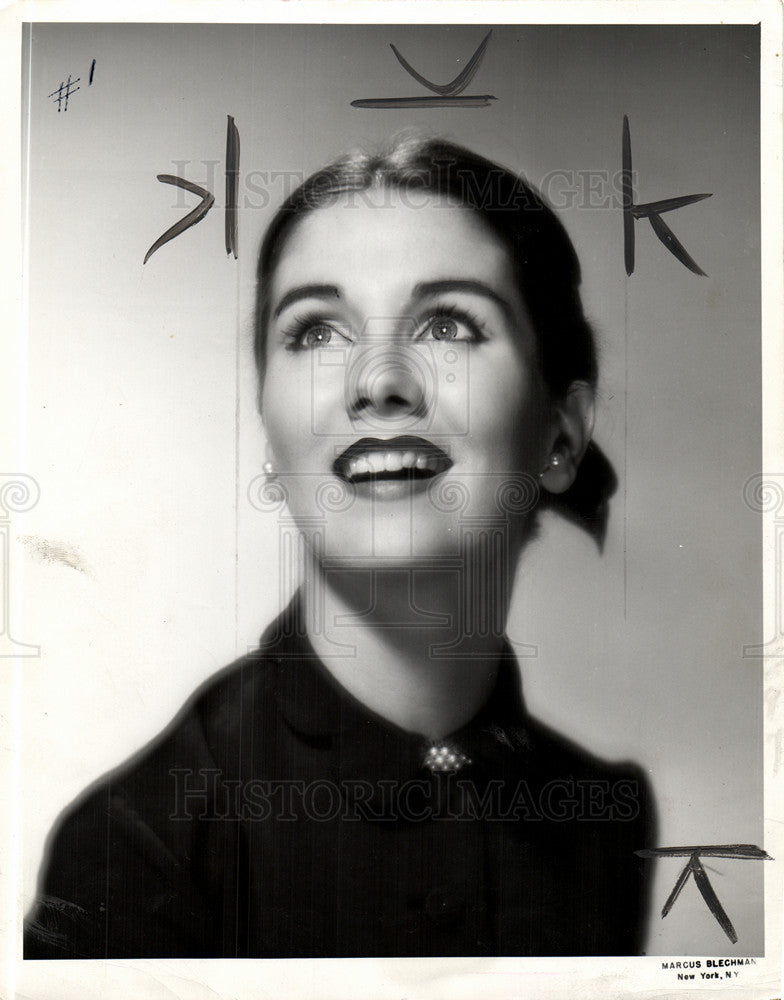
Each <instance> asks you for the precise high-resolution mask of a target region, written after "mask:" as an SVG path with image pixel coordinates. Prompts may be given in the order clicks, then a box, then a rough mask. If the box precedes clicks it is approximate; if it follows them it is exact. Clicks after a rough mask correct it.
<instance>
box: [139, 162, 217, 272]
mask: <svg viewBox="0 0 784 1000" xmlns="http://www.w3.org/2000/svg"><path fill="white" fill-rule="evenodd" d="M158 180H159V181H160V182H161V184H174V185H175V186H176V187H181V188H184V189H185V190H186V191H190V192H191V194H198V195H199V196H200V197H201V199H202V200H201V204H199V205H197V206H196V208H194V209H193V210H192V211H190V212H188V214H187V215H186V216H184V217H183V218H182V219H180V221H179V222H175V223H174V225H173V226H171V227H170V228H169V229H167V230H166V232H165V233H164V234H163V235H162V236H159V237H158V239H157V240H156V241H155V242H154V243H153V245H152V246H151V247H150V249H149V250H148V251H147V253H146V254H145V255H144V260H143V261H142V263H143V264H146V263H147V261H148V260H149V259H150V257H152V255H153V254H154V253H155V251H156V250H160V248H161V247H162V246H163V245H164V243H168V242H169V240H173V239H174V238H175V236H179V235H180V234H181V233H184V232H185V230H186V229H190V227H191V226H195V225H196V223H197V222H201V220H202V219H203V218H204V216H205V215H206V214H207V212H209V210H210V209H211V208H212V206H213V203H214V201H215V195H213V194H211V193H210V192H209V191H207V190H206V189H205V188H203V187H200V186H199V185H198V184H194V183H192V182H191V181H186V180H184V179H183V178H182V177H174V176H173V175H172V174H158Z"/></svg>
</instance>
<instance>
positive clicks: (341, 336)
mask: <svg viewBox="0 0 784 1000" xmlns="http://www.w3.org/2000/svg"><path fill="white" fill-rule="evenodd" d="M282 332H283V336H284V337H285V339H286V341H287V343H286V349H287V350H289V351H309V350H314V349H317V348H321V347H326V346H327V345H328V344H330V343H331V344H333V345H343V344H350V343H351V338H350V337H349V335H348V334H347V333H342V332H341V331H340V330H339V329H338V328H337V327H335V326H333V325H332V324H330V323H325V322H324V321H323V320H322V319H319V318H318V317H315V316H301V317H297V318H296V319H295V320H294V321H293V322H292V323H291V325H290V326H289V327H288V328H287V329H285V330H283V331H282Z"/></svg>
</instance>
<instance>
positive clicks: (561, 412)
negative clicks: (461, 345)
mask: <svg viewBox="0 0 784 1000" xmlns="http://www.w3.org/2000/svg"><path fill="white" fill-rule="evenodd" d="M594 395H595V394H594V390H593V387H592V386H590V385H589V384H588V383H587V382H572V384H571V385H570V386H569V389H568V390H567V392H566V395H565V396H564V398H563V399H562V400H560V401H559V402H557V403H556V404H555V413H556V416H555V420H554V430H553V434H552V437H551V442H550V451H549V453H548V455H547V460H546V462H547V464H546V468H545V470H544V472H543V473H542V486H543V487H544V488H545V489H546V490H547V491H548V492H550V493H565V492H566V490H568V489H569V487H570V486H571V485H572V483H573V482H574V480H575V478H576V477H577V470H578V468H579V467H580V462H581V461H582V458H583V455H584V454H585V449H586V448H587V447H588V444H589V442H590V440H591V435H592V434H593V421H594ZM556 456H557V461H555V457H556Z"/></svg>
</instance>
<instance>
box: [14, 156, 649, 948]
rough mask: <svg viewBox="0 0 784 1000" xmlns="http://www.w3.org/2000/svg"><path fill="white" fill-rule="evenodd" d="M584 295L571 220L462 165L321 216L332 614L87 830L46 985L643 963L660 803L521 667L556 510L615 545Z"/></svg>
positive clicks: (251, 670) (321, 521) (322, 540)
mask: <svg viewBox="0 0 784 1000" xmlns="http://www.w3.org/2000/svg"><path fill="white" fill-rule="evenodd" d="M578 284H579V267H578V263H577V260H576V257H575V254H574V251H573V249H572V247H571V244H570V243H569V240H568V237H567V236H566V234H565V232H564V230H563V229H562V227H561V225H560V224H559V222H558V221H557V220H556V218H555V217H554V215H553V214H552V212H551V211H550V210H549V209H548V208H547V207H546V206H545V205H544V204H543V202H542V201H541V199H540V198H539V196H538V195H537V194H536V193H535V192H534V191H533V190H532V189H531V188H530V187H529V186H528V185H526V184H525V183H524V182H523V181H521V180H520V179H519V178H517V177H516V176H515V175H514V174H512V173H510V172H509V171H507V170H505V169H503V168H501V167H498V166H497V165H495V164H492V163H490V162H489V161H486V160H484V159H482V158H481V157H478V156H476V155H474V154H473V153H470V152H468V151H467V150H465V149H462V148H460V147H458V146H455V145H452V144H449V143H446V142H437V141H422V140H418V139H403V140H400V141H398V142H397V143H396V144H395V145H393V146H392V147H391V149H390V150H388V151H387V152H386V153H385V154H383V155H380V156H368V155H359V154H358V155H354V156H349V157H347V158H345V159H343V160H341V161H338V162H337V163H335V164H333V165H332V166H330V167H328V168H326V169H324V170H322V171H319V172H318V173H317V174H315V175H313V176H312V177H311V178H310V179H309V180H307V181H306V182H305V183H304V184H303V185H302V187H300V188H299V189H298V190H297V191H296V192H294V194H292V195H291V196H290V198H289V199H288V200H287V202H286V203H285V204H284V205H283V207H282V208H281V209H280V211H279V212H278V214H277V215H276V217H275V218H274V220H273V222H272V224H271V226H270V228H269V230H268V232H267V235H266V237H265V240H264V243H263V246H262V250H261V256H260V263H259V299H258V308H257V323H256V341H255V353H256V360H257V364H258V369H259V389H260V408H261V414H262V419H263V423H264V427H265V430H266V434H267V439H268V447H269V456H268V462H267V464H266V466H265V471H266V474H267V477H268V486H267V495H268V497H269V496H271V495H276V496H277V497H278V498H280V499H285V501H286V502H287V505H288V508H289V510H290V512H291V514H292V515H293V518H294V521H295V522H296V525H297V530H298V532H299V533H300V534H301V536H302V537H303V538H304V539H305V543H306V545H305V552H306V565H305V567H304V578H303V584H302V587H301V588H300V591H299V593H298V595H297V597H296V598H295V599H294V601H293V603H292V604H291V606H290V607H289V608H288V609H287V611H286V612H284V614H283V615H282V616H281V617H280V619H279V620H278V621H277V622H275V623H274V624H273V625H272V626H271V627H270V629H269V630H268V631H267V633H266V635H265V637H264V638H263V640H262V644H261V648H260V650H259V651H257V652H256V653H255V654H252V655H249V656H246V657H243V658H242V659H241V660H239V661H238V662H237V663H235V664H233V665H232V666H230V667H229V668H227V670H225V671H224V672H223V673H222V674H220V675H219V676H218V677H217V678H213V679H212V680H211V681H210V682H208V684H207V685H206V686H205V687H204V688H203V689H202V690H201V691H200V692H198V693H197V695H196V696H195V697H194V698H193V699H192V701H191V702H190V703H189V704H188V705H187V706H186V707H185V709H183V712H182V713H181V714H180V716H178V718H177V719H175V721H174V722H173V723H172V725H171V726H170V727H169V729H167V731H166V732H165V733H164V734H162V736H161V737H160V738H159V739H158V740H157V741H156V742H155V743H154V744H153V745H152V747H151V748H148V749H147V750H146V751H145V752H144V755H143V756H142V758H141V760H136V761H134V762H132V763H131V764H130V765H125V766H124V767H123V768H121V769H119V770H118V771H117V772H116V773H114V774H112V775H110V776H109V777H108V778H106V779H104V780H103V781H102V782H101V783H100V784H99V786H98V787H97V789H94V790H92V791H90V793H89V795H88V796H87V798H86V799H85V800H84V801H81V802H79V803H77V804H76V805H75V806H73V807H71V809H70V810H69V812H68V814H67V815H66V817H65V818H64V820H63V821H62V822H61V825H60V828H59V831H58V833H57V836H56V839H55V841H54V845H53V848H52V851H51V856H50V858H49V861H48V866H47V873H46V875H45V878H44V880H43V891H42V894H41V898H40V900H39V902H38V904H37V907H36V909H35V910H34V911H33V913H32V914H31V916H30V918H29V920H28V925H27V936H26V950H25V956H26V957H28V958H38V957H46V958H56V957H102V956H106V957H141V956H161V957H184V956H191V957H220V956H223V957H235V956H236V957H306V956H311V957H312V956H335V957H337V956H374V955H424V956H428V955H566V954H574V955H599V954H634V953H639V951H640V950H641V948H642V942H643V930H644V917H645V909H646V898H645V897H646V888H645V884H644V869H643V868H642V862H640V861H639V859H638V858H637V857H636V855H635V853H634V852H635V851H636V850H639V849H642V848H644V847H646V846H649V845H650V843H651V841H652V832H651V806H650V799H649V795H648V791H647V788H646V785H645V782H644V780H643V778H642V776H641V774H640V773H639V772H638V771H637V770H636V769H635V768H633V767H629V766H624V767H611V766H609V765H607V764H604V763H602V762H599V761H597V760H595V759H593V758H591V757H590V756H589V755H588V754H586V753H585V752H584V751H582V750H580V749H579V748H577V747H575V746H573V745H571V744H569V743H568V742H567V741H565V740H563V739H562V738H561V737H558V736H556V735H554V734H553V733H551V732H549V731H548V730H546V729H545V728H544V727H542V726H541V725H539V724H537V723H536V722H534V721H533V720H532V719H530V718H529V717H528V716H527V714H526V712H525V709H524V707H523V704H522V700H521V697H520V693H519V678H518V671H517V667H516V663H515V660H514V656H513V654H512V652H511V650H510V647H509V645H508V643H507V641H506V639H505V637H504V625H505V620H506V615H507V610H508V605H509V599H510V590H511V581H512V578H513V574H514V571H515V569H516V566H517V563H518V560H519V558H520V557H521V556H522V555H523V554H524V551H525V548H526V544H527V543H528V541H529V540H530V539H531V537H532V534H533V531H534V527H535V510H536V508H537V507H538V506H539V505H540V504H541V503H544V502H556V501H557V502H558V503H559V505H560V509H561V510H562V511H563V512H564V513H566V514H567V515H568V516H571V517H573V518H576V519H578V521H579V522H580V523H582V524H584V525H585V526H586V527H588V529H589V530H590V531H591V532H592V533H593V534H594V536H595V537H597V539H599V540H600V539H601V535H602V531H603V524H604V516H605V513H606V506H605V500H606V498H607V496H608V494H609V492H610V491H611V479H612V474H611V472H610V471H609V467H608V466H607V464H606V462H604V460H603V459H602V457H601V454H600V453H599V452H598V450H597V449H596V448H595V447H594V446H593V445H591V443H590V438H591V430H592V420H593V393H594V386H595V383H596V376H597V372H596V358H595V349H594V344H593V338H592V334H591V331H590V328H589V326H588V325H587V323H586V321H585V319H584V317H583V314H582V307H581V304H580V299H579V294H578Z"/></svg>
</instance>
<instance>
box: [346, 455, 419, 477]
mask: <svg viewBox="0 0 784 1000" xmlns="http://www.w3.org/2000/svg"><path fill="white" fill-rule="evenodd" d="M402 469H418V470H420V471H422V472H438V469H439V460H438V459H437V458H436V457H435V456H433V455H421V454H418V453H417V452H415V451H387V452H381V451H369V452H367V453H366V454H364V455H360V456H359V457H358V458H352V459H350V460H349V462H348V464H347V466H346V467H345V475H346V476H347V478H349V479H354V478H355V477H356V476H362V475H380V474H382V473H384V472H400V471H401V470H402Z"/></svg>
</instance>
